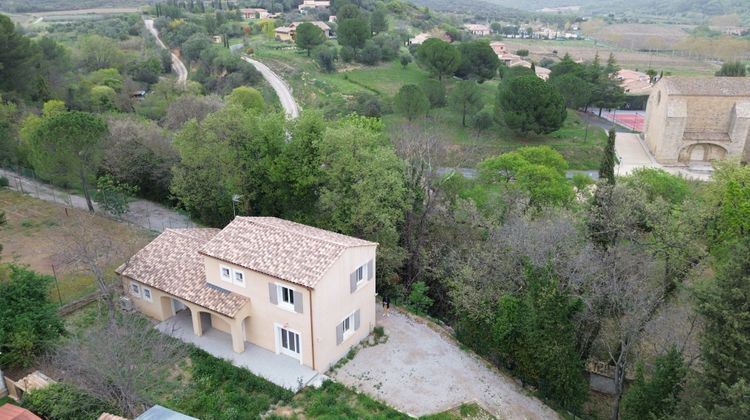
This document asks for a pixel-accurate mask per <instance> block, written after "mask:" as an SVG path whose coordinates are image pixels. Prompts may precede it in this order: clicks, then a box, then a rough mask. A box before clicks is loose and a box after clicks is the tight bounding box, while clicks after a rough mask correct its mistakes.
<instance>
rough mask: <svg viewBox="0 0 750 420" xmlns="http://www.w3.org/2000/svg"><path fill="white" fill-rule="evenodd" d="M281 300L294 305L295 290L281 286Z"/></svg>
mask: <svg viewBox="0 0 750 420" xmlns="http://www.w3.org/2000/svg"><path fill="white" fill-rule="evenodd" d="M281 301H282V302H284V303H287V304H289V305H292V306H294V290H292V289H290V288H288V287H284V286H281Z"/></svg>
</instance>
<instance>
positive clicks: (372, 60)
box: [359, 39, 383, 66]
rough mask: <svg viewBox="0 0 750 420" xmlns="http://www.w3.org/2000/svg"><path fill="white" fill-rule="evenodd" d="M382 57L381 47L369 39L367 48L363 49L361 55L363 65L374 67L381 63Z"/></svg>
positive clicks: (366, 43)
mask: <svg viewBox="0 0 750 420" xmlns="http://www.w3.org/2000/svg"><path fill="white" fill-rule="evenodd" d="M382 56H383V53H382V52H381V51H380V47H379V46H378V45H377V44H376V43H375V42H373V41H372V40H371V39H368V40H367V42H365V47H364V48H362V51H360V53H359V61H360V62H361V63H362V64H366V65H368V66H374V65H375V64H378V63H379V62H380V59H381V58H382Z"/></svg>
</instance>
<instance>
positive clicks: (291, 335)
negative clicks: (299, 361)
mask: <svg viewBox="0 0 750 420" xmlns="http://www.w3.org/2000/svg"><path fill="white" fill-rule="evenodd" d="M279 335H280V336H281V352H282V353H285V354H288V355H290V356H292V357H299V354H300V353H301V351H302V349H301V348H300V345H299V334H297V333H295V332H292V331H289V330H287V329H285V328H281V327H279Z"/></svg>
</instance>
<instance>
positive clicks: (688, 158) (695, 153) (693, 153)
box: [679, 143, 727, 163]
mask: <svg viewBox="0 0 750 420" xmlns="http://www.w3.org/2000/svg"><path fill="white" fill-rule="evenodd" d="M726 154H727V149H725V148H724V147H722V146H719V145H718V144H713V143H696V144H691V145H690V146H687V147H685V148H683V149H682V151H681V152H680V159H679V160H680V162H685V163H690V162H710V161H712V160H721V159H724V157H726Z"/></svg>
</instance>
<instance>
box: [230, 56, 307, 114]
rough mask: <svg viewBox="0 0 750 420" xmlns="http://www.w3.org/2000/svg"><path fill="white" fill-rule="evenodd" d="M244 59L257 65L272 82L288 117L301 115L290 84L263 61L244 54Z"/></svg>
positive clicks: (261, 72)
mask: <svg viewBox="0 0 750 420" xmlns="http://www.w3.org/2000/svg"><path fill="white" fill-rule="evenodd" d="M242 59H243V60H245V61H247V62H248V63H250V64H252V65H253V66H255V68H256V69H258V71H259V72H260V74H262V75H263V77H264V78H265V79H266V80H267V81H268V83H270V84H271V87H272V88H273V90H274V91H276V96H278V97H279V101H280V102H281V106H282V107H284V112H286V116H287V118H289V119H291V120H293V119H296V118H297V117H299V106H298V105H297V101H295V100H294V96H292V91H291V90H289V86H287V84H286V83H284V81H283V80H282V79H281V78H280V77H279V76H278V75H277V74H276V73H274V72H273V70H271V69H269V68H268V66H266V65H265V64H263V63H261V62H260V61H256V60H253V59H252V58H250V57H247V56H244V55H243V56H242Z"/></svg>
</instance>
